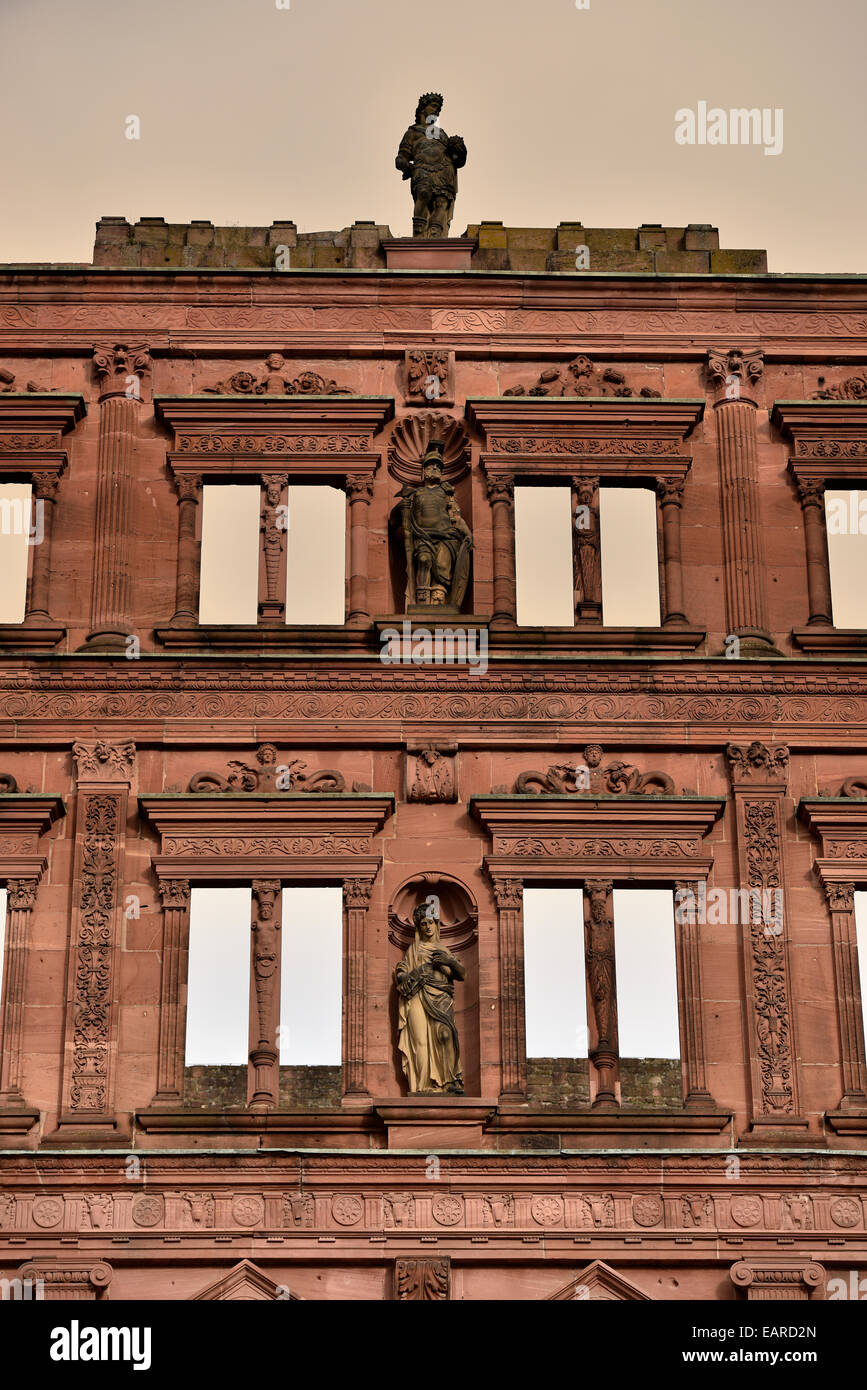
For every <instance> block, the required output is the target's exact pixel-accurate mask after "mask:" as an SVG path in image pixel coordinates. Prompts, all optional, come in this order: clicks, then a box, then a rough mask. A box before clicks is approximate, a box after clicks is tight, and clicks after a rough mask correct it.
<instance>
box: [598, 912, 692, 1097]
mask: <svg viewBox="0 0 867 1390" xmlns="http://www.w3.org/2000/svg"><path fill="white" fill-rule="evenodd" d="M614 959H615V973H616V978H617V1026H618V1036H619V1046H620V1086H621V1094H622V1099H623V1103H624V1104H628V1105H636V1106H651V1105H666V1104H668V1105H671V1106H679V1105H680V1104H681V1103H682V1098H683V1093H682V1088H681V1074H680V1030H679V1027H678V1007H677V957H676V954H675V937H674V897H673V893H672V890H671V889H670V888H640V889H639V888H615V889H614Z"/></svg>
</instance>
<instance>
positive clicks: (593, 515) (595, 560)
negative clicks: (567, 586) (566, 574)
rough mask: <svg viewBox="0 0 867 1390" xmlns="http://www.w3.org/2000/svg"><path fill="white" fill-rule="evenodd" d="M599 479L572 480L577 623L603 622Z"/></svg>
mask: <svg viewBox="0 0 867 1390" xmlns="http://www.w3.org/2000/svg"><path fill="white" fill-rule="evenodd" d="M600 546H601V540H600V534H599V479H598V478H573V479H572V588H573V594H574V606H575V621H576V622H577V623H588V622H589V623H601V622H602V551H601V548H600Z"/></svg>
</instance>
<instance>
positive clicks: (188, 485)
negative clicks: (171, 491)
mask: <svg viewBox="0 0 867 1390" xmlns="http://www.w3.org/2000/svg"><path fill="white" fill-rule="evenodd" d="M175 490H176V491H177V494H178V501H179V502H198V500H199V496H200V494H201V491H202V475H201V473H176V474H175Z"/></svg>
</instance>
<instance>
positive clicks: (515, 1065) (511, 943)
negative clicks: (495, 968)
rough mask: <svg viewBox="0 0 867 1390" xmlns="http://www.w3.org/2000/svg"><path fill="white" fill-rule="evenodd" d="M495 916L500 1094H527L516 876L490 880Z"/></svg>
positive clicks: (519, 898)
mask: <svg viewBox="0 0 867 1390" xmlns="http://www.w3.org/2000/svg"><path fill="white" fill-rule="evenodd" d="M492 883H493V889H494V901H495V902H496V904H497V913H498V916H499V923H498V927H499V930H498V933H497V935H498V939H499V947H500V1075H501V1080H500V1095H501V1097H504V1098H506V1099H511V1100H523V1099H525V1098H526V1095H527V1036H526V1019H525V1014H524V920H523V903H524V886H523V884H522V882H521V880H520V879H519V878H500V877H495V878H493V879H492Z"/></svg>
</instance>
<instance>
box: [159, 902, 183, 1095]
mask: <svg viewBox="0 0 867 1390" xmlns="http://www.w3.org/2000/svg"><path fill="white" fill-rule="evenodd" d="M159 893H160V897H161V898H162V903H163V941H162V971H161V979H160V1036H159V1062H158V1071H157V1091H156V1095H155V1096H154V1103H155V1104H157V1105H159V1104H167V1103H168V1104H173V1103H174V1104H178V1103H180V1101H182V1100H183V1094H184V1085H183V1082H184V1049H185V1032H186V1016H185V1013H186V1011H185V1010H184V1009H183V1008H182V1007H181V989H182V988H183V989H184V990H186V981H187V962H188V959H189V949H190V883H189V879H185V878H170V879H163V880H161V881H160V885H159Z"/></svg>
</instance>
